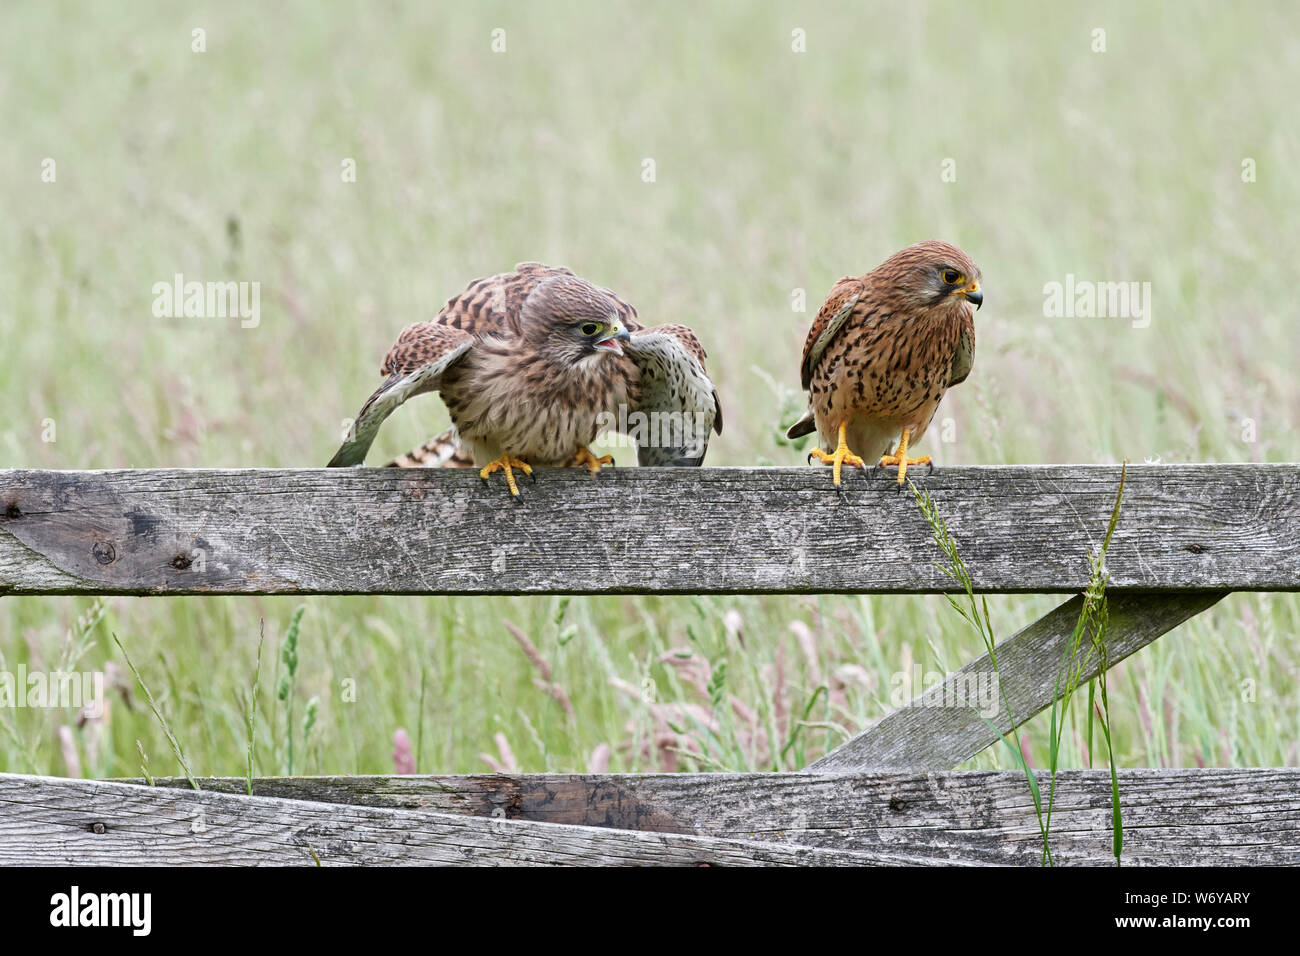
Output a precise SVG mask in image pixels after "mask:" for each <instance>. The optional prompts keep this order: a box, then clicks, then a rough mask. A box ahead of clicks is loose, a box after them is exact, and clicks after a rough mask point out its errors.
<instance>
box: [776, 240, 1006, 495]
mask: <svg viewBox="0 0 1300 956" xmlns="http://www.w3.org/2000/svg"><path fill="white" fill-rule="evenodd" d="M983 301H984V294H983V293H982V292H980V271H979V269H978V268H977V267H976V266H975V263H973V262H971V260H970V257H969V256H967V255H966V253H964V252H962V251H961V250H960V249H958V248H957V247H956V246H952V245H949V244H948V243H946V242H937V241H928V242H918V243H916V245H913V246H908V247H907V248H906V249H903V250H902V251H901V252H896V253H894V255H892V256H890V257H889V258H888V259H886V260H885V261H884V262H882V263H881V264H880V265H878V266H876V268H874V269H872V270H871V271H870V272H868V273H867V274H866V275H864V276H859V277H857V278H853V277H852V276H846V277H845V278H843V279H841V280H840V281H839V282H837V283H835V286H834V288H832V289H831V293H830V295H829V296H828V297H827V299H826V303H825V304H824V305H823V306H822V307H821V310H820V311H819V312H818V313H817V318H816V320H815V321H814V322H813V325H812V328H811V329H810V330H809V332H808V340H807V342H805V343H804V348H803V365H802V367H801V376H802V381H803V387H804V388H805V389H807V390H808V405H809V408H808V413H807V414H806V415H804V417H803V418H801V419H800V420H799V421H798V422H796V423H795V424H794V425H792V426H791V427H790V430H789V431H788V432H787V433H786V434H787V435H788V436H789V437H790V438H798V437H800V436H801V435H807V434H809V433H811V432H813V431H816V432H818V434H819V435H820V438H821V443H822V446H823V447H826V448H830V447H833V448H834V449H835V451H833V452H830V453H827V452H824V451H822V450H821V448H814V449H813V450H812V452H811V453H810V454H809V456H808V457H809V460H811V459H813V458H816V459H818V460H819V461H822V462H826V463H829V464H831V465H832V466H833V474H834V482H835V484H836V485H838V484H839V483H840V469H841V468H842V467H843V465H845V464H848V465H855V466H857V467H859V468H862V467H864V465H865V462H864V460H863V458H861V457H859V454H861V455H865V456H866V457H867V459H868V460H871V461H874V460H875V459H876V457H877V456H879V458H880V461H879V464H880V465H883V466H890V465H897V466H898V483H899V484H900V485H901V484H902V483H903V481H904V479H905V478H906V476H907V467H908V465H928V464H930V458H929V457H928V456H927V457H923V458H908V457H907V449H908V446H909V445H912V444H915V443H916V442H918V441H920V440H921V436H922V435H924V434H925V430H926V428H927V427H929V425H930V420H931V419H932V418H934V413H935V411H936V410H937V409H938V407H939V403H940V402H941V401H942V400H943V396H944V393H945V392H946V391H947V390H948V389H949V388H951V387H952V386H954V385H957V384H959V383H961V382H964V381H965V380H966V376H968V375H969V374H970V370H971V362H972V361H973V359H974V355H975V309H978V308H979V307H980V305H981V304H982V303H983ZM972 305H973V306H974V308H971V306H972ZM895 437H897V438H898V447H897V449H896V450H895V451H894V453H893V454H890V453H889V452H890V449H891V448H892V447H893V442H894V439H895ZM854 450H856V452H857V453H858V454H855V453H854Z"/></svg>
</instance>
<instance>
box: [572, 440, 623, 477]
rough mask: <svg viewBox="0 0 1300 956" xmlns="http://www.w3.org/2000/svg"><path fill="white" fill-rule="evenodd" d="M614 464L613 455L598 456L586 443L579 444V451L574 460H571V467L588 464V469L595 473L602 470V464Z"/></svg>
mask: <svg viewBox="0 0 1300 956" xmlns="http://www.w3.org/2000/svg"><path fill="white" fill-rule="evenodd" d="M612 464H614V456H613V455H601V456H600V457H599V458H597V457H596V456H595V455H593V454H592V453H591V449H590V448H588V447H587V446H586V445H580V446H578V453H577V454H576V455H574V456H573V461H571V462H569V467H570V468H580V467H582V466H584V465H585V466H586V468H587V470H588V471H589V472H591V473H592V474H593V475H594V474H596V472H598V471H600V469H601V466H602V465H612Z"/></svg>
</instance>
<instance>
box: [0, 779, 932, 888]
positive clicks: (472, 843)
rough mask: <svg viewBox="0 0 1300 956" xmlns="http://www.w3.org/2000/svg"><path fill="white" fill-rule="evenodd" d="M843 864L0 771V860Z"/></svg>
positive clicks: (539, 826) (650, 838)
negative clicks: (0, 772) (20, 774)
mask: <svg viewBox="0 0 1300 956" xmlns="http://www.w3.org/2000/svg"><path fill="white" fill-rule="evenodd" d="M317 862H319V863H320V865H322V866H357V865H385V866H423V865H443V866H445V865H463V866H502V865H504V866H543V865H569V866H597V865H598V866H854V865H873V864H877V865H883V864H892V865H897V864H900V863H910V862H914V861H913V860H911V859H910V858H909V857H908V856H907V855H905V854H871V853H852V852H844V851H838V850H830V849H822V848H818V847H809V846H795V845H789V844H783V843H761V842H756V841H744V840H726V839H717V838H711V837H700V836H684V835H680V834H672V833H653V832H648V831H639V832H629V831H624V830H610V829H604V828H597V827H589V826H553V825H550V824H543V823H534V822H530V821H526V820H510V819H504V818H491V817H489V818H482V817H471V816H465V815H461V814H451V813H436V812H428V811H416V810H394V809H387V808H381V807H363V806H340V805H326V804H323V803H318V802H307V801H302V800H288V799H277V798H270V797H236V796H231V795H229V794H225V793H211V792H195V791H193V790H183V789H173V788H166V787H139V786H131V785H129V784H123V783H105V782H98V781H93V780H66V779H62V778H55V777H27V776H18V775H15V774H0V866H12V865H23V866H31V865H47V866H60V865H70V864H71V865H97V866H146V865H147V866H181V865H184V866H207V865H218V866H235V865H238V866H294V865H301V866H313V865H315V864H316V863H317Z"/></svg>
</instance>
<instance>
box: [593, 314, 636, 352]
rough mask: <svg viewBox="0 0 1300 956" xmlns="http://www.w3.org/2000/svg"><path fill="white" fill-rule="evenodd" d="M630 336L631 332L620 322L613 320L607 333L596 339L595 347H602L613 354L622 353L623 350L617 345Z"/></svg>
mask: <svg viewBox="0 0 1300 956" xmlns="http://www.w3.org/2000/svg"><path fill="white" fill-rule="evenodd" d="M630 338H632V335H631V333H629V332H628V330H627V329H625V328H623V323H622V322H615V323H614V324H613V325H612V326H610V329H609V331H608V332H607V333H605V334H604V335H603V336H601V337H600V338H598V339H596V348H598V349H604V350H605V351H607V352H613V353H614V354H615V355H622V354H623V350H622V349H621V348H620V347H619V344H618V343H619V342H626V341H627V340H628V339H630Z"/></svg>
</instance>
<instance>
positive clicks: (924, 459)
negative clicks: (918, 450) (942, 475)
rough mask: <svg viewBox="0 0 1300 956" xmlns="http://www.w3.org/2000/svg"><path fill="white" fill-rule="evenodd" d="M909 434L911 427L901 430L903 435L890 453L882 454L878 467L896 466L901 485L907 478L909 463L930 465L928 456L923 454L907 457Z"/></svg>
mask: <svg viewBox="0 0 1300 956" xmlns="http://www.w3.org/2000/svg"><path fill="white" fill-rule="evenodd" d="M910 434H911V429H910V428H908V429H904V430H903V437H902V438H900V439H899V440H898V448H897V450H896V451H895V452H894V453H893V454H892V455H882V456H881V458H880V462H879V467H881V468H888V467H891V466H895V465H896V466H898V483H899V484H900V485H901V484H902V483H903V482H904V481H906V480H907V467H908V466H909V465H930V464H931V461H930V456H929V455H923V456H921V457H920V458H908V457H907V439H908V436H909V435H910Z"/></svg>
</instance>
